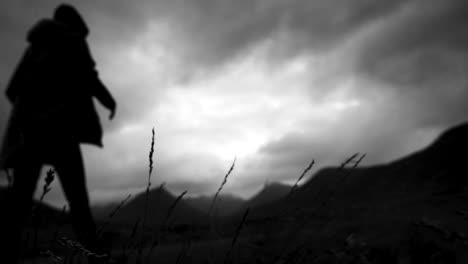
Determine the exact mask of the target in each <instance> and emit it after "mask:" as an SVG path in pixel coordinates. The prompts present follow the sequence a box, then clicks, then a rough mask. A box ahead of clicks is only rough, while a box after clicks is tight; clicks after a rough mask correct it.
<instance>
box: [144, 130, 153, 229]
mask: <svg viewBox="0 0 468 264" xmlns="http://www.w3.org/2000/svg"><path fill="white" fill-rule="evenodd" d="M153 154H154V127H153V129H152V130H151V146H150V151H149V155H148V159H149V165H148V167H149V171H148V184H147V185H146V195H145V211H144V213H143V225H142V228H143V229H144V228H145V226H146V217H147V214H148V204H149V201H148V199H149V192H150V188H151V174H152V173H153Z"/></svg>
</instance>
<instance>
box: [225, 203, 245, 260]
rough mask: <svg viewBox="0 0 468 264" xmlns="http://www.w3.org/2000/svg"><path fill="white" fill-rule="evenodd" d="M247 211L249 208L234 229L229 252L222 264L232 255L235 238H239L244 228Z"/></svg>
mask: <svg viewBox="0 0 468 264" xmlns="http://www.w3.org/2000/svg"><path fill="white" fill-rule="evenodd" d="M249 210H250V208H247V210H245V213H244V215H243V216H242V220H241V222H240V223H239V225H238V226H237V228H236V233H235V234H234V237H233V239H232V242H231V246H230V247H229V250H228V252H227V253H226V256H225V258H224V263H227V261H228V260H229V257H230V255H231V253H232V250H233V249H234V246H235V245H236V241H237V238H238V237H239V235H240V232H241V230H242V227H243V226H244V224H245V222H246V220H247V215H248V214H249Z"/></svg>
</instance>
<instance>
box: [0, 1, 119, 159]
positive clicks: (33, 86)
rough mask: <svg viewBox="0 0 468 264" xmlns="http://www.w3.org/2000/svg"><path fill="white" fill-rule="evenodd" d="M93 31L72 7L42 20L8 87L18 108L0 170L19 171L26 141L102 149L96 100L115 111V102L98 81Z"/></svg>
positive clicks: (15, 110)
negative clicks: (92, 50)
mask: <svg viewBox="0 0 468 264" xmlns="http://www.w3.org/2000/svg"><path fill="white" fill-rule="evenodd" d="M88 34H89V30H88V27H87V26H86V24H85V22H84V20H83V19H82V18H81V16H80V15H79V13H78V12H77V11H76V10H75V9H74V8H73V7H71V6H69V5H61V6H59V7H58V8H57V9H56V11H55V14H54V19H43V20H41V21H39V22H38V23H37V24H36V25H35V26H34V27H33V28H32V29H31V30H30V32H29V33H28V36H27V40H28V42H29V43H30V45H29V47H28V48H27V50H26V52H25V54H24V55H23V58H22V60H21V61H20V63H19V65H18V67H17V69H16V71H15V73H14V74H13V77H12V79H11V81H10V83H9V85H8V87H7V90H6V95H7V97H8V99H9V101H10V102H11V103H12V105H13V110H12V115H11V117H10V121H9V125H8V129H7V131H6V136H5V139H4V144H3V149H2V155H1V157H0V165H1V166H2V167H3V168H11V167H13V166H14V164H15V162H16V160H17V156H16V155H15V154H17V153H18V152H19V151H21V148H22V147H23V145H24V143H25V142H24V141H25V140H26V141H31V140H40V141H44V140H47V141H51V142H50V143H52V142H57V141H58V140H57V139H60V140H74V141H76V142H79V143H90V144H94V145H97V146H102V129H101V125H100V122H99V118H98V115H97V113H96V110H95V107H94V104H93V101H92V97H95V98H97V99H98V100H99V102H100V103H101V104H103V105H104V106H105V107H106V108H108V109H110V110H111V111H112V115H113V112H114V111H115V105H116V104H115V101H114V99H113V98H112V96H111V95H110V93H109V92H108V90H107V89H106V87H105V86H104V85H103V84H102V82H101V81H100V79H99V78H98V74H97V71H96V70H95V63H94V60H93V59H92V57H91V54H90V51H89V48H88V45H87V43H86V37H87V35H88Z"/></svg>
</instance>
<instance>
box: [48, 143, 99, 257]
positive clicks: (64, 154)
mask: <svg viewBox="0 0 468 264" xmlns="http://www.w3.org/2000/svg"><path fill="white" fill-rule="evenodd" d="M56 154H57V155H54V157H53V162H52V165H53V166H54V167H55V169H56V171H57V173H58V176H59V179H60V182H61V185H62V188H63V191H64V193H65V196H66V198H67V200H68V203H69V206H70V212H71V216H72V223H73V228H74V230H75V234H76V236H77V238H78V240H80V243H82V244H84V245H85V246H87V247H90V249H91V248H93V247H95V243H96V225H95V223H94V219H93V216H92V214H91V209H90V207H89V198H88V190H87V188H86V179H85V171H84V165H83V158H82V155H81V151H80V147H79V145H78V144H77V143H74V144H71V143H67V144H63V145H62V146H61V147H59V150H57V151H56Z"/></svg>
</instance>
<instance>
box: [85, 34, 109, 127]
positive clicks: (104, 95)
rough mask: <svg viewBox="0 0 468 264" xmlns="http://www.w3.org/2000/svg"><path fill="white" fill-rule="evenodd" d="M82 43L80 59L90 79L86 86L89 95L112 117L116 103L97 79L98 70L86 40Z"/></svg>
mask: <svg viewBox="0 0 468 264" xmlns="http://www.w3.org/2000/svg"><path fill="white" fill-rule="evenodd" d="M82 45H83V47H82V51H83V54H82V55H83V56H82V57H81V60H82V62H83V64H84V65H85V68H87V69H88V70H89V71H88V78H89V80H90V82H89V83H90V84H91V85H90V87H88V89H89V92H90V94H91V96H94V97H96V99H97V100H98V101H99V102H100V103H101V104H102V105H103V106H104V107H106V108H107V109H108V110H109V111H110V115H109V118H110V119H112V118H113V117H114V115H115V111H116V108H117V104H116V102H115V100H114V97H112V95H111V93H110V92H109V90H108V89H107V87H106V86H105V85H104V84H103V83H102V81H101V80H100V79H99V75H98V72H97V70H96V68H95V66H96V64H95V62H94V60H93V58H92V56H91V52H90V50H89V47H88V45H87V44H86V42H83V43H82Z"/></svg>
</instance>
